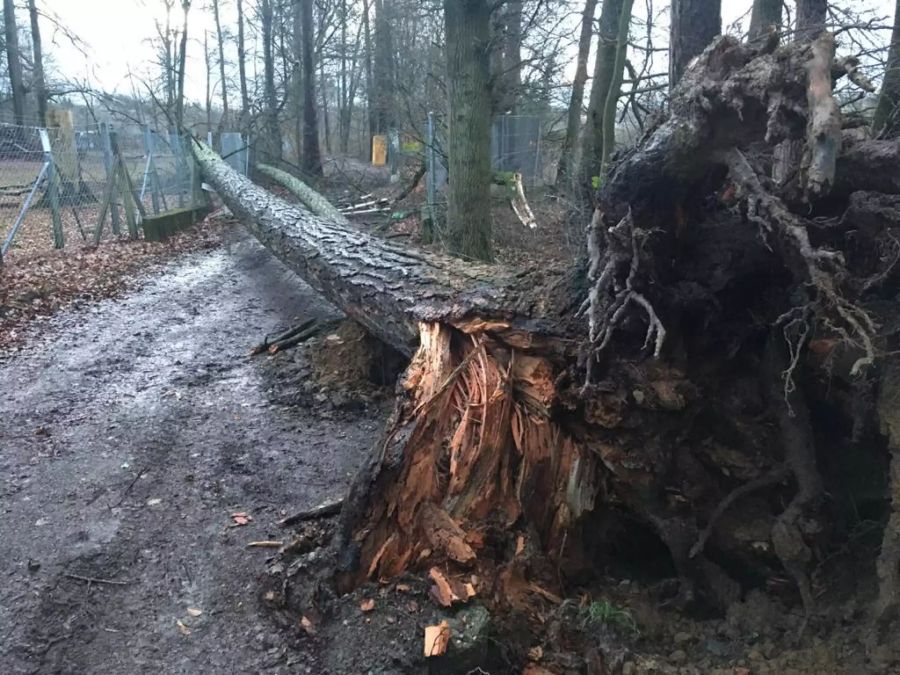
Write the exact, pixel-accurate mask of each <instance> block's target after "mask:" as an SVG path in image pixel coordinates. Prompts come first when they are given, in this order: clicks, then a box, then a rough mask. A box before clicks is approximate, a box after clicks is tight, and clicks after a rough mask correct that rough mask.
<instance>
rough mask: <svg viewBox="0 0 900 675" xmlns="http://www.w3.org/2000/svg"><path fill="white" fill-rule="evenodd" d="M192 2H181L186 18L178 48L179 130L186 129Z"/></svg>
mask: <svg viewBox="0 0 900 675" xmlns="http://www.w3.org/2000/svg"><path fill="white" fill-rule="evenodd" d="M190 9H191V0H181V11H182V12H183V13H184V18H183V20H182V23H181V46H180V47H179V48H178V72H177V75H178V91H177V92H176V93H175V124H176V125H177V126H178V128H179V129H181V128H183V127H184V77H185V66H186V62H187V43H188V12H189V11H190Z"/></svg>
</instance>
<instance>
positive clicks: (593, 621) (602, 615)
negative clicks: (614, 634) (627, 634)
mask: <svg viewBox="0 0 900 675" xmlns="http://www.w3.org/2000/svg"><path fill="white" fill-rule="evenodd" d="M581 614H582V621H583V623H584V625H585V626H612V627H615V628H624V629H626V630H629V631H631V632H633V633H639V632H640V631H639V630H638V625H637V622H636V621H635V620H634V617H633V616H632V615H631V612H629V611H628V610H627V609H623V608H622V607H617V606H616V605H614V604H612V603H611V602H609V601H608V600H601V601H599V602H592V603H591V604H589V605H588V606H587V607H584V608H582V610H581Z"/></svg>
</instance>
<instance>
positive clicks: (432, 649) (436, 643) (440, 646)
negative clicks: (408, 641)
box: [424, 621, 450, 658]
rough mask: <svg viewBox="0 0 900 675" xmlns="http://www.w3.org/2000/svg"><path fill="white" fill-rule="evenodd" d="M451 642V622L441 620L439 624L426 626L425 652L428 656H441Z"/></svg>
mask: <svg viewBox="0 0 900 675" xmlns="http://www.w3.org/2000/svg"><path fill="white" fill-rule="evenodd" d="M449 644H450V624H448V623H447V622H446V621H441V622H440V623H439V624H438V625H437V626H426V627H425V644H424V648H425V649H424V653H425V656H426V657H427V658H430V657H432V656H441V655H442V654H444V653H445V652H446V651H447V646H448V645H449Z"/></svg>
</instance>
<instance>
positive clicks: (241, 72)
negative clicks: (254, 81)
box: [237, 0, 250, 129]
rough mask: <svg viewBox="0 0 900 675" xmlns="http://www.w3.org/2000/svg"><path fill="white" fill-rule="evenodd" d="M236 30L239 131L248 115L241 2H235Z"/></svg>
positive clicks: (248, 103)
mask: <svg viewBox="0 0 900 675" xmlns="http://www.w3.org/2000/svg"><path fill="white" fill-rule="evenodd" d="M237 28H238V30H237V53H238V78H239V79H240V81H241V129H243V128H244V127H245V126H246V124H247V119H248V116H249V114H250V96H249V94H248V92H247V53H246V49H245V47H244V3H243V0H237Z"/></svg>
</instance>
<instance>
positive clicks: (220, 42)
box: [213, 0, 228, 133]
mask: <svg viewBox="0 0 900 675" xmlns="http://www.w3.org/2000/svg"><path fill="white" fill-rule="evenodd" d="M213 17H214V18H215V21H216V41H217V42H218V46H219V77H220V78H221V81H222V117H221V118H219V133H221V132H222V130H223V129H225V128H226V127H227V126H228V81H227V80H226V79H225V38H224V36H223V34H222V21H221V18H220V17H219V0H213Z"/></svg>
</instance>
